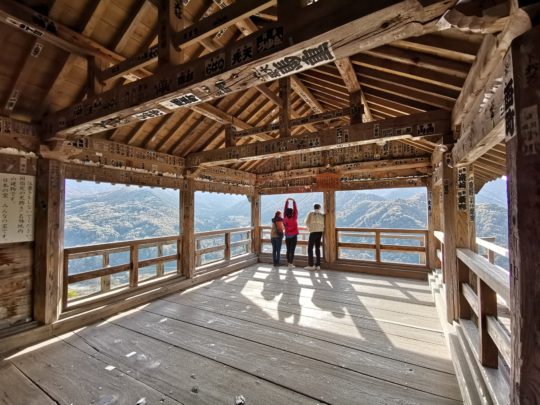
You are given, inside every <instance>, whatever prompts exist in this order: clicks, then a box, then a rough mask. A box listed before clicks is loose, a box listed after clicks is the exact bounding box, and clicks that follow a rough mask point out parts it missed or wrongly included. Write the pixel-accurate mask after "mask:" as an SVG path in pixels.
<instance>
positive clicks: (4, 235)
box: [0, 173, 35, 243]
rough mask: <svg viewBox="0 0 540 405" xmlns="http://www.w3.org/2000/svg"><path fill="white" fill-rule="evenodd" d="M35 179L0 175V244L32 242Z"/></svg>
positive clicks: (23, 176)
mask: <svg viewBox="0 0 540 405" xmlns="http://www.w3.org/2000/svg"><path fill="white" fill-rule="evenodd" d="M34 194H35V177H34V176H26V175H19V174H6V173H0V243H15V242H28V241H32V240H34Z"/></svg>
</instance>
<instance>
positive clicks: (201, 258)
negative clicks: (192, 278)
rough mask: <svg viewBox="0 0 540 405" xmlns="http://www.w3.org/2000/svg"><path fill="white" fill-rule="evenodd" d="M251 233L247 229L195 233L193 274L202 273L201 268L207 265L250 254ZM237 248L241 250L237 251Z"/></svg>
mask: <svg viewBox="0 0 540 405" xmlns="http://www.w3.org/2000/svg"><path fill="white" fill-rule="evenodd" d="M252 232H253V228H251V227H248V228H234V229H221V230H217V231H208V232H198V233H196V234H195V274H198V273H201V271H204V269H202V267H204V266H207V265H209V264H213V263H216V262H221V261H229V260H231V259H232V258H236V257H238V256H242V255H244V254H248V253H251V244H252ZM236 237H238V238H236ZM235 239H237V240H235ZM239 247H240V248H241V249H237V248H239Z"/></svg>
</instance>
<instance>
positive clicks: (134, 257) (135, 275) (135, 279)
mask: <svg viewBox="0 0 540 405" xmlns="http://www.w3.org/2000/svg"><path fill="white" fill-rule="evenodd" d="M129 256H130V264H131V272H130V273H129V286H130V287H132V288H134V287H137V285H138V284H139V245H132V246H131V249H130V254H129Z"/></svg>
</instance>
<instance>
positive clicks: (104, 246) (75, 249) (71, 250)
mask: <svg viewBox="0 0 540 405" xmlns="http://www.w3.org/2000/svg"><path fill="white" fill-rule="evenodd" d="M180 238H182V235H181V234H180V235H169V236H160V237H156V238H147V239H133V240H126V241H121V242H109V243H100V244H98V245H80V246H72V247H68V248H64V254H67V255H73V254H76V253H87V252H94V251H95V252H98V254H99V252H100V251H106V250H112V249H117V248H122V247H130V246H135V245H137V246H140V245H149V244H154V243H160V242H166V241H169V240H175V241H176V240H179V239H180Z"/></svg>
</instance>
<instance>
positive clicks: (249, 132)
mask: <svg viewBox="0 0 540 405" xmlns="http://www.w3.org/2000/svg"><path fill="white" fill-rule="evenodd" d="M352 114H362V109H361V108H358V107H355V108H351V107H347V108H341V109H339V110H332V111H327V112H324V113H320V114H313V115H309V116H307V117H300V118H296V119H294V120H289V127H290V128H294V127H298V126H303V125H307V124H314V123H316V122H323V121H328V120H333V119H336V118H341V117H343V116H346V115H352ZM279 126H280V123H278V122H276V123H273V124H268V125H265V126H263V127H254V128H250V129H246V130H244V131H239V132H236V133H235V138H237V139H238V138H242V137H245V136H253V135H256V134H263V133H265V132H273V131H278V130H279V129H280V127H279Z"/></svg>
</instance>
